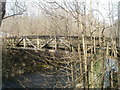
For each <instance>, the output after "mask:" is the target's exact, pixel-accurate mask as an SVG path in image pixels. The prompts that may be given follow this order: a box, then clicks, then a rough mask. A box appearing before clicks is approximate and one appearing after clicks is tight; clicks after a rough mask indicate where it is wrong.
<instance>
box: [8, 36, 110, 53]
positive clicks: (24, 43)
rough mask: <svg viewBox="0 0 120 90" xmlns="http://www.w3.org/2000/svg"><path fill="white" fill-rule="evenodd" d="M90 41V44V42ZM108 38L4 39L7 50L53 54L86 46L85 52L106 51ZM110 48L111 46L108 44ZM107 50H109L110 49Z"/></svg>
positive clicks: (18, 37)
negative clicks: (93, 50) (57, 51)
mask: <svg viewBox="0 0 120 90" xmlns="http://www.w3.org/2000/svg"><path fill="white" fill-rule="evenodd" d="M91 41H92V42H91ZM109 41H111V40H110V38H104V37H88V36H86V37H82V36H81V37H78V36H13V37H7V38H6V45H7V46H6V47H7V48H8V49H26V50H41V51H50V52H55V51H56V50H61V51H72V49H73V48H76V49H77V47H78V45H80V48H82V47H83V42H84V43H85V45H86V49H87V51H89V50H91V48H94V49H106V48H107V42H109ZM109 47H111V48H112V45H111V44H109ZM111 48H109V49H111Z"/></svg>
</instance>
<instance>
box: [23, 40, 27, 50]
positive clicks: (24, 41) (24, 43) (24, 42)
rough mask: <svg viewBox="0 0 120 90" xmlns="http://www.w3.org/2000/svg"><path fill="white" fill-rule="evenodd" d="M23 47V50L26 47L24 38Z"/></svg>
mask: <svg viewBox="0 0 120 90" xmlns="http://www.w3.org/2000/svg"><path fill="white" fill-rule="evenodd" d="M23 46H24V48H25V47H26V40H25V38H24V39H23Z"/></svg>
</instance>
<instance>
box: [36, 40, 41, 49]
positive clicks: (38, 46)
mask: <svg viewBox="0 0 120 90" xmlns="http://www.w3.org/2000/svg"><path fill="white" fill-rule="evenodd" d="M37 48H38V49H39V48H40V42H39V38H37Z"/></svg>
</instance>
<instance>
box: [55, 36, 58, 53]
mask: <svg viewBox="0 0 120 90" xmlns="http://www.w3.org/2000/svg"><path fill="white" fill-rule="evenodd" d="M57 50H58V37H57V36H56V37H55V52H56V51H57Z"/></svg>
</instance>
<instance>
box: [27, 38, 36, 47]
mask: <svg viewBox="0 0 120 90" xmlns="http://www.w3.org/2000/svg"><path fill="white" fill-rule="evenodd" d="M25 39H26V40H27V41H28V43H29V44H30V45H32V46H33V47H34V48H36V46H35V45H34V44H33V43H32V42H31V41H30V40H29V39H28V38H25Z"/></svg>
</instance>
